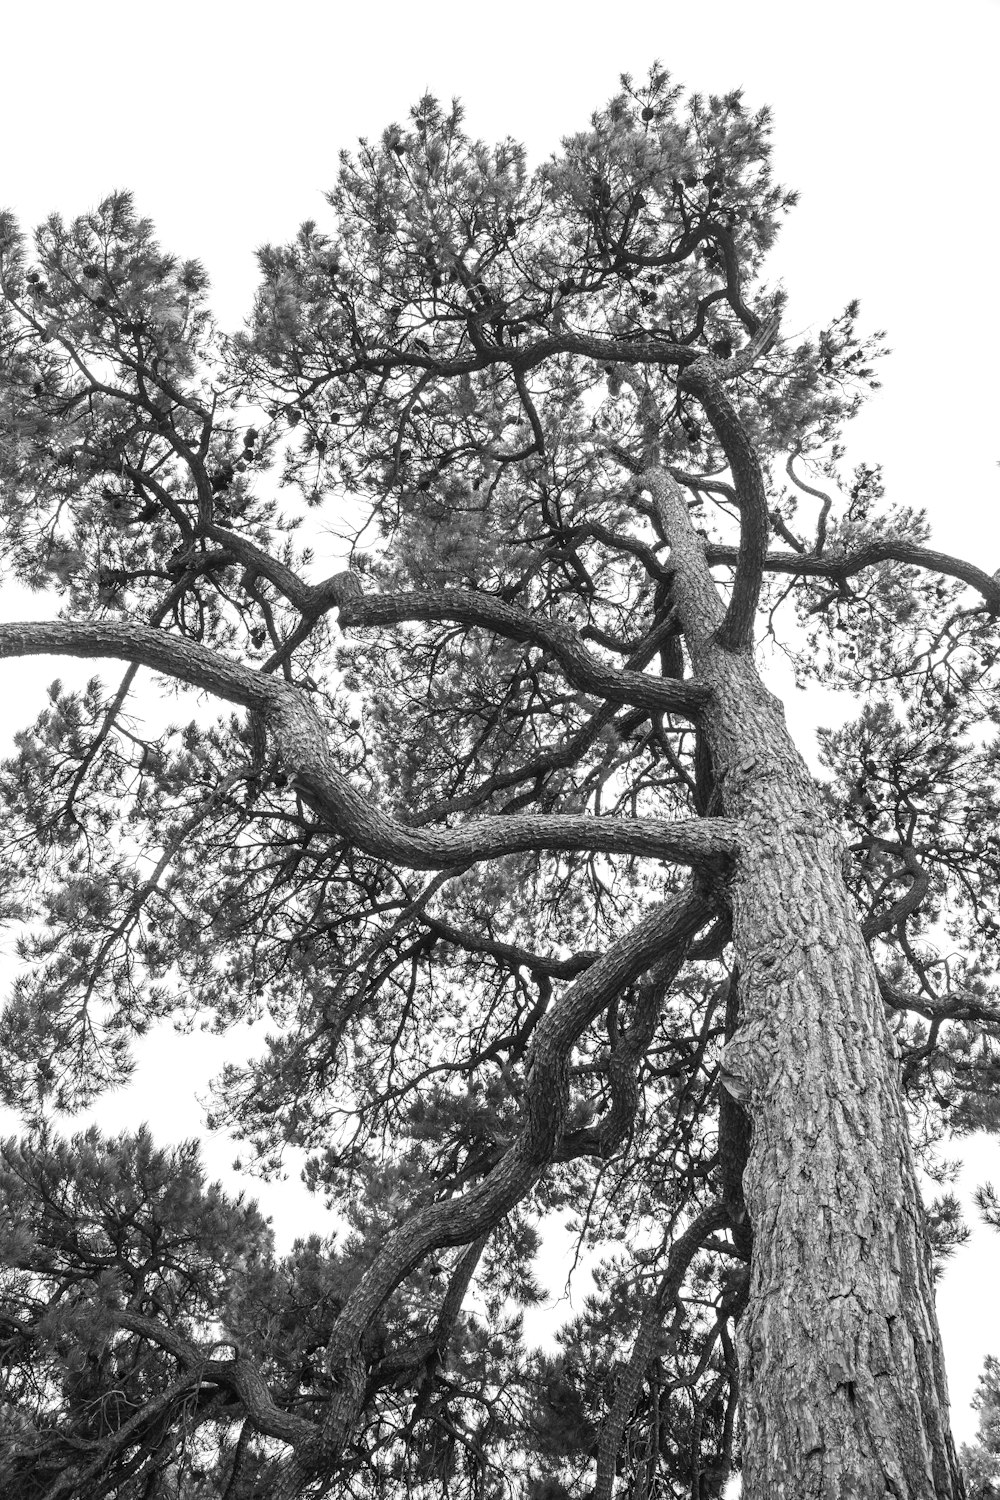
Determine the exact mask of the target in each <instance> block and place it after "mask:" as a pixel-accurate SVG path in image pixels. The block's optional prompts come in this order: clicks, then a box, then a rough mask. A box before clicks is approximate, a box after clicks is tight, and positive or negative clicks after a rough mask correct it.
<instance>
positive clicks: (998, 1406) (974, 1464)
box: [962, 1354, 1000, 1500]
mask: <svg viewBox="0 0 1000 1500" xmlns="http://www.w3.org/2000/svg"><path fill="white" fill-rule="evenodd" d="M972 1404H973V1406H975V1407H976V1408H977V1410H978V1412H979V1432H978V1434H977V1437H976V1441H975V1443H971V1444H965V1445H963V1448H962V1468H963V1470H964V1472H965V1475H966V1478H967V1479H968V1481H969V1491H968V1492H969V1497H970V1500H992V1497H993V1496H994V1495H996V1494H997V1493H1000V1474H998V1468H1000V1464H998V1455H1000V1422H998V1418H1000V1361H998V1360H997V1359H996V1357H995V1356H994V1355H992V1354H988V1355H987V1356H986V1360H985V1363H984V1365H983V1373H982V1374H981V1375H980V1377H979V1384H978V1386H977V1388H976V1394H975V1396H974V1397H973V1398H972Z"/></svg>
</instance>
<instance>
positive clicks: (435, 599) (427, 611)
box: [339, 589, 707, 717]
mask: <svg viewBox="0 0 1000 1500" xmlns="http://www.w3.org/2000/svg"><path fill="white" fill-rule="evenodd" d="M417 620H433V621H438V620H456V621H458V622H459V623H460V624H463V625H475V626H480V627H481V628H482V629H484V630H491V631H493V632H495V634H497V635H502V636H506V637H507V638H508V639H509V640H514V641H530V642H532V643H533V644H535V645H538V646H544V647H545V648H547V649H548V650H549V651H551V652H552V655H553V656H554V657H555V658H556V660H557V661H558V662H559V665H560V666H561V667H562V668H563V670H564V672H565V673H566V676H567V678H568V679H569V681H570V682H571V683H572V684H573V686H574V687H577V688H580V689H581V690H582V691H583V692H586V693H593V694H594V695H595V696H597V697H600V698H604V699H605V700H606V701H607V702H609V703H623V704H625V703H627V704H634V705H636V706H637V707H640V708H648V709H652V710H659V711H661V712H663V711H674V712H681V713H685V714H687V715H688V716H689V717H690V716H691V715H693V714H694V713H695V712H696V711H697V709H698V708H699V707H700V706H701V704H703V703H704V702H705V699H706V697H707V692H706V690H705V688H704V687H702V686H701V685H700V684H699V683H697V682H678V681H673V680H664V679H662V678H657V677H647V676H646V674H645V673H643V672H634V671H630V670H628V669H627V668H626V669H619V668H616V667H606V666H605V665H604V664H603V663H602V662H600V661H598V660H597V658H596V657H594V656H593V655H592V654H591V652H589V651H588V650H587V648H586V647H585V646H584V645H583V643H582V641H581V640H580V637H579V635H578V634H577V632H576V631H575V630H574V629H573V628H572V626H570V625H567V624H565V623H564V622H562V621H558V620H547V619H545V617H544V616H542V615H536V614H532V613H530V612H529V611H528V610H526V609H518V608H517V607H516V606H515V605H513V604H507V603H505V602H504V601H503V600H502V599H497V598H495V597H493V596H492V595H489V594H478V593H473V592H472V591H470V590H465V589H440V590H435V591H434V592H427V593H413V594H367V595H363V596H359V597H356V598H354V599H351V600H349V601H348V602H346V603H345V604H343V605H342V606H341V610H340V621H339V623H340V627H341V629H342V630H343V629H345V628H348V627H351V626H353V627H355V628H363V627H366V626H377V625H401V624H403V623H404V622H406V621H417Z"/></svg>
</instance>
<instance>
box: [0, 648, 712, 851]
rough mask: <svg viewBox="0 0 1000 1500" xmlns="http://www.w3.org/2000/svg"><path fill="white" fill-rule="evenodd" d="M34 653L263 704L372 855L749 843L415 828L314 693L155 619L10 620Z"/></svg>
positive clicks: (597, 822) (662, 826)
mask: <svg viewBox="0 0 1000 1500" xmlns="http://www.w3.org/2000/svg"><path fill="white" fill-rule="evenodd" d="M32 655H62V656H73V657H98V658H100V657H112V658H117V659H119V660H123V661H133V662H139V663H140V664H141V665H143V666H146V667H151V668H152V669H153V670H154V671H158V672H163V673H164V674H166V675H168V676H171V677H174V678H176V679H177V680H178V681H181V682H186V683H189V684H190V685H191V686H193V687H197V688H201V689H203V690H204V691H206V692H210V693H214V694H216V695H217V696H218V697H221V698H224V699H227V700H228V701H229V702H231V703H239V704H242V705H243V706H244V707H246V708H253V709H257V710H258V711H259V712H260V713H261V714H262V715H263V717H264V718H265V721H266V722H267V725H268V728H269V729H270V731H271V733H272V735H273V738H274V742H275V745H276V747H277V749H278V751H279V754H280V756H281V759H282V761H283V763H284V765H285V767H286V768H287V770H288V771H289V772H290V773H291V775H292V776H293V777H294V780H295V784H296V786H297V788H298V789H299V791H300V792H301V793H302V794H303V795H304V797H305V799H306V800H307V801H308V802H309V803H310V804H311V805H312V806H313V807H314V809H315V810H316V812H317V813H318V815H319V816H320V817H321V818H322V819H323V820H324V821H325V822H326V823H327V825H328V826H329V827H330V828H331V829H333V830H334V831H335V832H337V833H339V834H342V835H344V836H345V837H347V838H349V839H351V840H352V841H353V842H354V843H355V844H356V845H357V846H358V847H359V848H361V849H364V850H365V852H366V853H369V854H373V855H375V856H376V857H378V858H380V859H386V860H391V861H395V862H397V863H399V864H402V865H405V866H407V867H408V868H410V869H434V870H440V869H446V868H449V867H452V866H456V865H462V864H468V863H470V862H474V861H477V860H482V859H492V858H496V857H498V856H500V855H503V854H515V853H523V852H525V851H527V850H529V849H549V850H557V849H558V850H588V851H591V852H602V853H607V854H634V855H646V856H649V857H652V858H656V859H665V860H670V861H672V862H675V863H677V864H682V865H697V866H703V865H706V864H710V863H712V862H713V861H717V860H719V859H724V858H726V857H727V856H730V855H733V854H735V853H736V852H737V849H738V847H739V830H738V827H737V825H736V824H735V823H731V822H726V821H724V820H721V819H715V820H708V819H706V820H700V819H691V820H684V821H678V822H675V823H674V822H669V821H666V820H664V821H660V820H657V819H655V818H636V819H633V820H628V821H625V820H622V819H618V818H592V817H586V816H567V817H562V816H560V815H558V814H551V815H538V816H534V817H529V816H525V817H510V818H505V817H492V818H479V819H476V820H475V821H474V822H471V823H466V824H463V825H461V826H459V827H458V828H449V829H443V830H435V831H433V832H431V831H425V830H423V829H415V828H408V827H407V826H406V825H405V824H403V823H400V822H398V821H397V820H396V819H395V818H392V817H390V816H389V815H388V814H386V813H383V812H382V811H381V810H380V809H379V808H378V807H377V806H376V805H375V804H373V803H372V802H371V801H369V799H368V798H367V797H365V796H364V795H363V794H362V793H361V792H359V791H358V790H357V788H356V787H355V786H353V785H352V783H351V782H350V781H349V780H348V778H347V777H346V776H344V775H343V774H342V773H341V772H340V771H338V770H337V768H336V766H335V764H334V761H333V757H332V755H331V753H330V749H329V745H328V743H327V732H326V728H325V726H324V724H323V721H322V719H321V718H320V717H319V715H318V714H317V712H316V710H315V709H314V708H313V707H312V705H311V703H310V702H309V699H308V698H307V697H306V695H305V694H304V693H302V692H301V691H299V690H298V689H297V688H294V687H291V686H289V685H288V684H287V683H284V682H280V681H276V680H275V679H274V678H272V677H268V676H264V675H262V674H260V673H258V672H254V671H251V670H250V669H249V668H247V667H244V666H241V665H240V664H239V663H238V662H233V661H230V660H228V659H227V658H226V657H224V656H221V655H219V654H218V653H217V652H215V651H211V650H209V649H208V647H206V646H201V645H199V644H197V643H196V642H193V641H186V640H184V639H182V638H180V637H178V636H173V635H168V634H167V633H166V632H164V631H159V630H153V629H150V628H149V627H147V626H140V625H118V624H110V623H109V624H105V623H101V622H98V623H86V624H70V623H66V622H63V621H57V622H48V621H41V622H34V621H32V622H30V623H26V624H16V625H0V658H2V657H9V656H32ZM622 675H625V674H622ZM635 675H636V676H639V675H640V674H638V673H637V674H635ZM641 680H643V681H645V680H646V679H641ZM649 681H650V682H652V681H653V679H649Z"/></svg>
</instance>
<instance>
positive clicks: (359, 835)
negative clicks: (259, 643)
mask: <svg viewBox="0 0 1000 1500" xmlns="http://www.w3.org/2000/svg"><path fill="white" fill-rule="evenodd" d="M267 722H268V728H269V730H270V731H271V733H272V736H273V740H274V743H275V745H276V747H277V749H278V752H279V754H280V756H281V759H282V761H283V762H284V764H285V765H286V766H287V767H288V768H289V769H290V770H293V771H294V774H295V781H296V785H297V786H298V787H299V789H300V790H301V791H302V792H304V793H305V795H306V798H307V800H308V801H309V802H310V803H311V804H312V805H313V806H314V807H315V809H316V811H317V813H318V814H319V816H320V817H321V818H322V819H323V820H324V821H325V822H326V823H327V824H328V825H329V826H330V827H332V828H334V829H335V830H336V831H337V832H338V833H341V834H343V835H345V836H346V837H348V838H349V839H350V840H351V842H352V843H354V844H356V845H357V846H358V847H359V848H361V849H364V850H365V851H366V852H367V853H369V854H373V855H375V856H377V857H378V858H380V859H385V860H391V861H394V862H396V863H398V864H401V865H405V866H407V867H408V868H409V869H414V870H442V869H447V868H448V867H450V866H453V865H464V864H469V863H471V862H474V861H477V860H483V859H494V858H497V857H499V856H500V855H503V854H517V853H522V852H524V851H526V850H529V849H550V850H554V849H565V850H579V849H587V850H591V851H600V852H603V853H607V854H636V855H647V856H651V857H653V858H657V859H665V860H670V861H672V862H673V863H676V864H682V865H694V866H704V865H706V864H710V863H712V862H713V861H718V860H720V859H725V858H726V857H728V856H731V855H734V854H736V852H737V851H738V848H739V827H738V825H737V824H735V823H732V822H730V821H728V820H724V819H717V818H708V819H699V818H693V819H684V820H679V821H677V822H670V821H667V820H659V819H656V818H633V819H628V820H624V819H620V818H593V817H587V816H571V815H562V814H558V813H555V814H541V813H539V814H537V815H524V816H519V817H489V818H476V819H475V820H473V821H472V822H469V823H462V824H460V825H459V826H458V827H457V828H446V829H435V830H428V829H423V828H410V827H408V826H407V825H406V824H405V823H400V822H398V821H397V820H396V819H395V818H393V817H390V816H389V815H388V814H387V813H383V812H381V811H380V810H379V809H378V808H377V807H376V806H375V805H374V804H373V803H372V802H371V801H369V799H368V798H367V797H365V796H364V795H363V794H362V793H361V792H359V791H358V790H357V788H356V787H354V786H353V785H352V784H351V782H350V781H349V780H348V779H347V777H346V776H344V775H342V773H341V772H340V771H338V770H337V768H336V766H335V765H334V763H333V757H332V756H331V754H330V750H329V747H328V744H327V736H326V730H325V727H324V725H323V722H322V720H321V719H320V718H319V716H318V714H317V713H316V711H315V710H314V709H313V707H312V705H311V704H310V702H309V700H308V698H307V697H306V696H305V694H304V693H301V692H298V691H296V690H295V689H287V690H285V691H284V692H282V694H281V696H280V698H279V697H277V695H276V696H275V697H274V698H273V699H272V702H271V705H270V706H269V709H268V713H267Z"/></svg>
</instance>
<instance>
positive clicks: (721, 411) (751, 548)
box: [678, 357, 770, 651]
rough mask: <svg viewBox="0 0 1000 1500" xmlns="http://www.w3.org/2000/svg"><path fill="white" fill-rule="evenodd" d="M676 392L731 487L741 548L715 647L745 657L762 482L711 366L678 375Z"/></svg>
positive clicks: (760, 571) (761, 556)
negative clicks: (697, 417) (704, 426)
mask: <svg viewBox="0 0 1000 1500" xmlns="http://www.w3.org/2000/svg"><path fill="white" fill-rule="evenodd" d="M678 386H679V388H680V389H681V390H685V391H690V392H691V393H692V395H694V396H696V397H697V399H698V400H699V401H700V403H701V405H702V407H703V409H704V411H705V415H706V416H707V417H708V420H709V422H710V423H711V424H712V427H713V429H714V431H715V434H716V436H717V437H718V439H719V442H720V443H721V444H722V448H723V451H724V452H725V455H726V459H727V460H728V463H729V468H730V471H731V473H732V476H733V483H734V485H735V487H736V503H737V505H738V506H739V509H740V545H739V548H738V550H737V552H736V576H735V577H734V579H733V591H732V594H731V595H730V599H729V608H728V609H727V610H726V616H725V619H724V620H723V622H722V626H721V628H720V630H719V633H718V641H719V644H720V645H721V646H724V647H726V648H727V649H728V650H730V651H745V650H747V649H748V648H749V647H750V646H752V645H753V629H754V623H755V621H756V618H757V603H758V600H759V599H760V590H761V584H762V582H763V579H764V561H765V558H766V555H767V538H768V533H769V531H770V517H769V515H768V511H767V495H766V493H765V490H764V478H763V475H762V474H761V470H760V464H759V462H758V460H757V455H756V454H755V453H754V450H753V446H752V444H751V442H750V439H749V437H748V436H747V433H746V429H745V428H744V426H743V423H742V422H741V421H740V419H739V416H738V414H737V411H736V408H735V406H734V405H733V403H732V401H731V400H730V399H729V396H728V395H727V393H726V389H725V386H724V385H723V383H722V380H721V378H720V375H719V372H718V371H717V369H716V367H715V365H714V364H713V362H712V361H711V360H709V359H707V358H704V357H703V358H701V359H699V360H697V361H696V362H695V363H694V364H693V365H690V366H689V367H688V368H687V369H686V370H684V371H683V372H682V374H681V376H680V379H679V380H678Z"/></svg>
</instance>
